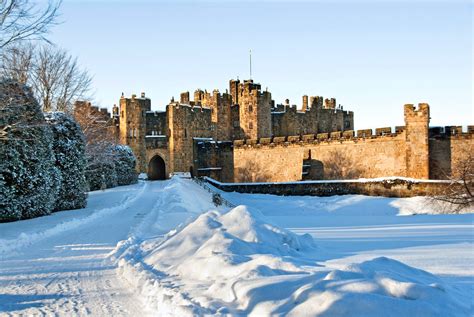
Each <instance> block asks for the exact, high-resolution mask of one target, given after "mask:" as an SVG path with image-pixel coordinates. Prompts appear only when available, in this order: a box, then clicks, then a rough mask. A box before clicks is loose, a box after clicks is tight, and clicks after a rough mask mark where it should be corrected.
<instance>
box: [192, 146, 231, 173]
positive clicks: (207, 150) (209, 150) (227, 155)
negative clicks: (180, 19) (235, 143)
mask: <svg viewBox="0 0 474 317" xmlns="http://www.w3.org/2000/svg"><path fill="white" fill-rule="evenodd" d="M193 151H194V158H195V159H194V165H193V176H198V177H203V176H208V177H211V178H215V179H220V180H222V181H224V182H232V181H233V180H234V176H233V168H232V166H233V148H232V142H231V141H211V140H194V147H193Z"/></svg>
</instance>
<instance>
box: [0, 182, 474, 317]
mask: <svg viewBox="0 0 474 317" xmlns="http://www.w3.org/2000/svg"><path fill="white" fill-rule="evenodd" d="M222 195H223V197H225V198H226V199H227V200H229V201H230V202H232V203H233V204H235V205H246V207H245V206H238V207H236V208H233V209H231V210H230V211H229V208H224V207H220V208H219V209H217V210H216V208H215V207H214V206H213V205H212V203H211V194H210V193H208V192H206V191H205V190H203V189H202V188H200V187H199V186H198V185H197V184H195V183H193V182H191V181H190V180H186V179H180V178H177V177H175V178H173V179H171V180H169V181H163V182H160V181H157V182H140V183H139V184H136V185H132V186H124V187H119V188H115V189H110V190H106V191H98V192H93V193H91V194H90V196H89V204H88V207H87V208H86V209H83V210H72V211H64V212H59V213H55V214H53V215H51V216H47V217H42V218H37V219H32V220H26V221H20V222H14V223H6V224H0V315H54V314H57V315H62V316H71V315H96V316H104V315H109V316H111V315H113V316H144V315H155V316H156V315H175V316H185V315H199V314H212V315H215V314H221V315H227V314H231V315H249V314H253V315H258V316H261V315H270V314H272V315H287V314H289V315H291V314H293V315H297V316H303V315H304V316H306V315H319V316H380V315H384V316H470V315H472V314H473V313H474V310H473V307H472V306H473V303H472V301H473V295H474V288H473V285H474V272H473V268H472V263H474V249H473V237H474V231H473V229H474V225H473V220H474V218H473V215H472V214H464V215H430V214H426V215H420V214H421V213H427V212H428V213H430V212H433V211H432V210H430V206H429V205H427V204H426V202H425V201H424V200H422V199H420V198H409V199H391V198H376V197H365V196H340V197H325V198H318V197H279V196H271V195H252V194H238V193H222ZM434 211H435V210H434ZM412 213H417V214H418V215H416V216H406V215H409V214H412ZM422 270H423V271H422Z"/></svg>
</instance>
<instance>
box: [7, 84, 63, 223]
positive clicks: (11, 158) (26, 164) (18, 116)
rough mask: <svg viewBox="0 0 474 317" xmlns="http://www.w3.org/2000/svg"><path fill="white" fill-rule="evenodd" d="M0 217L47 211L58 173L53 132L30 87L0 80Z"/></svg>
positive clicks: (39, 213) (51, 201)
mask: <svg viewBox="0 0 474 317" xmlns="http://www.w3.org/2000/svg"><path fill="white" fill-rule="evenodd" d="M0 142H1V145H0V157H1V161H0V175H1V176H0V220H1V221H8V220H17V219H26V218H32V217H36V216H41V215H46V214H49V213H50V212H51V211H52V210H53V208H54V206H55V200H56V195H57V193H58V189H59V184H60V181H61V174H60V172H59V170H58V169H57V168H56V167H55V159H54V154H53V150H52V143H53V135H52V131H51V128H50V126H49V125H48V124H47V123H46V121H45V119H44V116H43V113H42V112H41V107H40V105H39V104H38V102H37V101H36V100H35V99H34V97H33V95H32V93H31V90H30V89H29V88H27V87H26V86H24V85H21V84H18V83H16V82H13V81H8V80H4V81H1V82H0Z"/></svg>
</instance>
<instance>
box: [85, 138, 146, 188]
mask: <svg viewBox="0 0 474 317" xmlns="http://www.w3.org/2000/svg"><path fill="white" fill-rule="evenodd" d="M91 153H94V154H92V155H90V156H89V163H88V165H87V169H86V179H87V183H88V184H89V190H99V189H106V188H112V187H115V186H121V185H129V184H134V183H136V182H137V181H138V174H137V173H136V171H135V165H136V161H137V160H136V158H135V155H134V154H133V152H132V150H131V149H130V147H128V146H126V145H109V146H107V147H106V148H104V149H103V150H102V151H97V149H95V150H94V151H91Z"/></svg>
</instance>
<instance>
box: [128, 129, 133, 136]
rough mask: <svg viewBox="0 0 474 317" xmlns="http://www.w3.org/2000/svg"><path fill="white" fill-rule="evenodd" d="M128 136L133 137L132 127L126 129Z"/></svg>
mask: <svg viewBox="0 0 474 317" xmlns="http://www.w3.org/2000/svg"><path fill="white" fill-rule="evenodd" d="M128 136H129V137H130V138H131V137H133V129H130V131H128Z"/></svg>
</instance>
